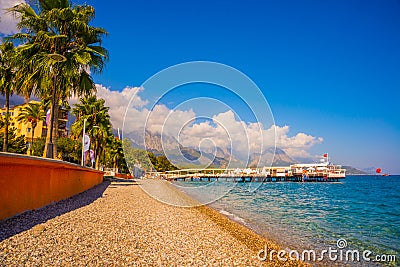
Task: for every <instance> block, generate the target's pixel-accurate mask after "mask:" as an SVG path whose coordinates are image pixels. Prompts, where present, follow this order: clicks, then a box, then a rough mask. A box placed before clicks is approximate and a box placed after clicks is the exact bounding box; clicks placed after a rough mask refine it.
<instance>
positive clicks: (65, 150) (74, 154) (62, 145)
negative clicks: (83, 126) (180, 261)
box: [57, 137, 82, 163]
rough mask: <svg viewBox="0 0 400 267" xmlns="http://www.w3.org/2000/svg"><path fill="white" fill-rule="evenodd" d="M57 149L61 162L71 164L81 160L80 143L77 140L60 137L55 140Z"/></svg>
mask: <svg viewBox="0 0 400 267" xmlns="http://www.w3.org/2000/svg"><path fill="white" fill-rule="evenodd" d="M57 147H58V153H59V155H60V156H61V159H62V160H64V161H69V162H73V163H79V161H80V160H81V151H82V143H81V142H80V141H79V140H73V139H71V138H68V137H60V138H58V139H57Z"/></svg>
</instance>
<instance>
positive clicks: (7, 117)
mask: <svg viewBox="0 0 400 267" xmlns="http://www.w3.org/2000/svg"><path fill="white" fill-rule="evenodd" d="M9 111H10V92H9V91H8V89H6V129H5V133H4V140H3V152H7V150H8V126H9V124H10V116H9V114H8V113H9Z"/></svg>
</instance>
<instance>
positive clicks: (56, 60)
mask: <svg viewBox="0 0 400 267" xmlns="http://www.w3.org/2000/svg"><path fill="white" fill-rule="evenodd" d="M48 56H49V58H50V59H51V60H52V61H53V62H52V65H51V66H50V71H51V72H53V68H52V67H53V65H54V64H55V63H59V62H64V61H66V60H67V58H66V57H64V56H63V55H60V54H56V53H54V54H50V55H48ZM56 79H57V72H56V71H54V76H53V90H52V98H51V117H50V128H48V129H49V130H50V138H49V143H47V151H46V157H47V158H53V157H54V155H53V154H54V144H53V127H54V106H55V102H56Z"/></svg>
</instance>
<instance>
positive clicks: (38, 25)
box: [9, 0, 108, 156]
mask: <svg viewBox="0 0 400 267" xmlns="http://www.w3.org/2000/svg"><path fill="white" fill-rule="evenodd" d="M9 11H11V12H12V13H13V14H14V15H15V16H17V17H18V18H19V21H20V22H19V24H18V27H19V29H20V30H21V31H22V32H21V33H17V34H14V35H13V36H11V39H13V40H17V41H18V42H20V43H23V45H20V46H18V48H17V49H16V50H17V56H18V62H19V63H20V64H19V65H18V72H17V80H18V88H21V91H22V92H23V94H24V95H25V96H30V95H31V94H32V93H33V94H34V95H36V96H38V97H40V98H46V97H48V96H49V95H52V93H54V94H55V96H54V97H55V101H52V105H53V106H54V107H53V109H54V118H55V119H54V121H56V122H57V121H58V103H59V102H60V101H63V100H66V99H69V98H70V97H71V96H72V95H76V96H83V95H88V94H91V93H93V92H95V91H96V87H95V84H94V82H93V80H92V78H91V76H90V73H96V72H101V71H102V69H103V66H104V64H105V61H106V60H107V58H108V52H107V50H106V49H105V48H103V47H102V46H101V45H100V43H101V40H102V37H103V36H104V35H106V34H107V32H106V31H105V30H104V29H102V28H98V27H93V26H90V25H89V23H90V22H91V21H92V20H93V18H94V15H95V10H94V8H93V7H92V6H89V5H74V4H72V3H71V2H70V1H67V0H39V1H38V2H37V5H35V6H34V7H32V6H30V5H28V4H25V3H23V4H19V5H16V6H14V7H12V8H10V9H9ZM50 127H51V126H50ZM49 135H50V131H48V137H47V138H49ZM53 135H54V137H55V138H56V136H57V129H56V127H53ZM54 143H55V142H54ZM55 147H56V146H55ZM53 156H55V155H53Z"/></svg>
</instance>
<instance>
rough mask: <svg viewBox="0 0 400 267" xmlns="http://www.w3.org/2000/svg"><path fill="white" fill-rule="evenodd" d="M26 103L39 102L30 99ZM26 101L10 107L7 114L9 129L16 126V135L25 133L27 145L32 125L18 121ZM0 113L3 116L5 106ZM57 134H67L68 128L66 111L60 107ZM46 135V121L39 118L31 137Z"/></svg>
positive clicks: (29, 141) (30, 140) (30, 138)
mask: <svg viewBox="0 0 400 267" xmlns="http://www.w3.org/2000/svg"><path fill="white" fill-rule="evenodd" d="M28 103H36V104H39V103H40V102H38V101H34V100H31V101H29V102H28ZM28 103H24V104H21V105H16V106H13V107H10V109H9V114H10V127H9V128H10V129H11V128H16V135H17V136H21V135H25V141H26V142H27V144H28V147H29V146H30V144H31V142H32V125H31V123H30V122H24V121H18V119H17V118H18V115H19V114H20V113H21V112H22V110H23V109H24V108H25V107H26V106H28ZM0 114H1V115H2V116H3V119H4V116H5V115H6V108H5V107H3V108H1V109H0ZM58 118H59V119H58V133H59V135H58V136H67V135H68V129H67V122H68V111H66V110H64V109H62V108H60V111H59V116H58ZM2 132H4V129H2ZM46 135H47V125H46V121H45V119H44V120H41V121H38V122H37V125H36V127H35V132H34V135H33V139H34V140H36V139H37V138H40V137H46Z"/></svg>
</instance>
